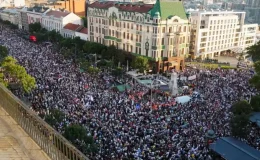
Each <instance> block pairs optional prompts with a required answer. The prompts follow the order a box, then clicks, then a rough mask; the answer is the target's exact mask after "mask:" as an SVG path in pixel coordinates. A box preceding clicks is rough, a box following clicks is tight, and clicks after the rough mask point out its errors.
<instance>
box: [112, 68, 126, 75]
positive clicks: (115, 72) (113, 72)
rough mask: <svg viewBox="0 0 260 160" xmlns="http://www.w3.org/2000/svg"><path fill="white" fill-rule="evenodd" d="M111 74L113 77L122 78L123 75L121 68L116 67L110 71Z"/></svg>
mask: <svg viewBox="0 0 260 160" xmlns="http://www.w3.org/2000/svg"><path fill="white" fill-rule="evenodd" d="M112 74H113V75H114V76H122V75H123V69H122V68H121V67H117V68H116V69H114V70H113V71H112Z"/></svg>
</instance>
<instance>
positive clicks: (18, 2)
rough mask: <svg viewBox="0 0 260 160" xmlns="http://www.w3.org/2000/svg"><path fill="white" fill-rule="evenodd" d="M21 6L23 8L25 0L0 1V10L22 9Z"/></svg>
mask: <svg viewBox="0 0 260 160" xmlns="http://www.w3.org/2000/svg"><path fill="white" fill-rule="evenodd" d="M22 6H25V0H0V8H2V7H22Z"/></svg>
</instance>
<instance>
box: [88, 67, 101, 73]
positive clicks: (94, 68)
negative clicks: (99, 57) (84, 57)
mask: <svg viewBox="0 0 260 160" xmlns="http://www.w3.org/2000/svg"><path fill="white" fill-rule="evenodd" d="M98 72H99V69H98V68H96V67H93V66H90V67H88V73H90V74H97V73H98Z"/></svg>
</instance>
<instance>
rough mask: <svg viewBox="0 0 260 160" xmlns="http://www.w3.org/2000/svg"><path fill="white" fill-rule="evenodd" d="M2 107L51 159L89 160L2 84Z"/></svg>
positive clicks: (0, 102)
mask: <svg viewBox="0 0 260 160" xmlns="http://www.w3.org/2000/svg"><path fill="white" fill-rule="evenodd" d="M0 106H1V107H2V108H3V109H4V110H5V111H6V112H7V113H8V114H9V115H10V116H11V117H12V118H13V119H14V120H15V121H16V122H17V124H18V125H20V126H21V127H22V128H23V129H24V131H25V132H26V133H27V134H28V135H29V136H30V137H31V138H32V139H33V140H34V141H35V142H36V143H37V144H38V145H39V146H40V147H41V149H42V150H43V151H44V152H45V153H46V154H47V155H48V156H49V158H50V159H52V160H89V159H88V158H87V157H86V156H85V155H84V154H83V153H81V152H80V151H79V150H78V149H77V148H75V147H74V146H73V145H72V144H71V143H70V142H69V141H68V140H66V139H65V138H64V137H63V136H62V135H61V134H59V133H58V132H57V131H56V130H54V129H53V128H52V127H51V126H50V125H48V124H47V123H46V122H44V121H43V120H42V119H41V118H40V117H39V116H38V115H36V114H35V113H34V112H33V111H32V110H30V109H29V107H28V106H26V105H25V104H24V103H23V102H22V101H21V100H20V99H18V98H17V97H16V96H14V95H13V94H12V93H11V92H10V91H9V90H8V89H7V88H5V87H4V86H3V85H1V84H0Z"/></svg>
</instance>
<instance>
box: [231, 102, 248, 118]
mask: <svg viewBox="0 0 260 160" xmlns="http://www.w3.org/2000/svg"><path fill="white" fill-rule="evenodd" d="M232 112H233V114H234V115H242V114H246V115H249V114H250V113H251V112H252V107H251V105H250V104H249V103H248V102H247V101H239V102H236V103H235V104H233V105H232Z"/></svg>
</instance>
